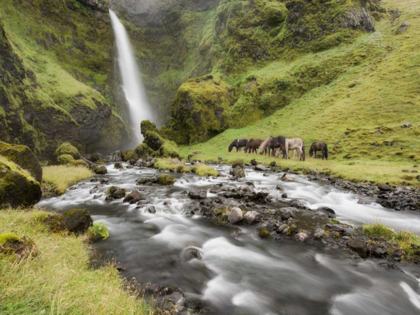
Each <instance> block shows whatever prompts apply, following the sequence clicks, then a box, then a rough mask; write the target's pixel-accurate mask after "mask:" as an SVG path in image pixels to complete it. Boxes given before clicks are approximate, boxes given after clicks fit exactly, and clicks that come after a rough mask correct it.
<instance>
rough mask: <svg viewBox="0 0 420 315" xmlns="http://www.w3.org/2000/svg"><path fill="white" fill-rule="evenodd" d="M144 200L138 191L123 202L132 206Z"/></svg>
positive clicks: (133, 192)
mask: <svg viewBox="0 0 420 315" xmlns="http://www.w3.org/2000/svg"><path fill="white" fill-rule="evenodd" d="M143 199H144V198H143V195H142V194H141V193H140V192H139V191H138V190H134V191H132V192H131V193H129V194H128V195H127V196H126V197H125V198H124V200H123V202H128V203H130V204H133V203H137V202H139V201H140V200H143Z"/></svg>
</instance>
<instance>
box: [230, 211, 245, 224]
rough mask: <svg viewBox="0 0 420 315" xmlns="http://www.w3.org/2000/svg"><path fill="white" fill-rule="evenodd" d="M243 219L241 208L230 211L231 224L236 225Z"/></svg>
mask: <svg viewBox="0 0 420 315" xmlns="http://www.w3.org/2000/svg"><path fill="white" fill-rule="evenodd" d="M242 219H243V213H242V210H241V209H240V208H238V207H234V208H232V209H231V210H230V212H229V216H228V221H229V223H231V224H235V223H238V222H240V221H242Z"/></svg>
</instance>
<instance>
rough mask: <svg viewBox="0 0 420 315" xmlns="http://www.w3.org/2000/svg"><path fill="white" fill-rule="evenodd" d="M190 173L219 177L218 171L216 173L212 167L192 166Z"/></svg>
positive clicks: (203, 165)
mask: <svg viewBox="0 0 420 315" xmlns="http://www.w3.org/2000/svg"><path fill="white" fill-rule="evenodd" d="M192 171H193V172H194V173H196V174H197V175H199V176H206V177H208V176H215V177H216V176H219V172H218V171H216V170H215V169H214V168H213V167H211V166H207V165H205V164H198V165H194V166H193V168H192Z"/></svg>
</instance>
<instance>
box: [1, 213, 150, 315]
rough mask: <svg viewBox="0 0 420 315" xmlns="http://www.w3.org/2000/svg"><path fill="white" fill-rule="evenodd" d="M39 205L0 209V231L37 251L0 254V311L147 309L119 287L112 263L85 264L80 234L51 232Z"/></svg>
mask: <svg viewBox="0 0 420 315" xmlns="http://www.w3.org/2000/svg"><path fill="white" fill-rule="evenodd" d="M43 214H44V213H43V212H42V211H39V210H30V211H22V210H0V234H1V233H5V232H10V231H12V230H13V231H16V232H17V233H19V234H23V235H25V236H27V237H29V238H31V239H32V240H33V241H34V242H35V244H36V246H37V247H38V250H39V252H40V254H39V255H38V256H37V257H36V258H32V259H28V260H21V261H13V260H12V259H11V258H10V256H0V314H149V315H151V314H153V313H152V310H151V308H150V307H149V306H148V305H147V304H145V303H144V302H143V301H138V300H136V299H135V298H134V297H133V296H130V295H129V294H128V293H127V292H125V291H124V289H123V284H124V281H123V280H122V278H120V276H119V275H118V272H117V271H116V269H115V268H113V267H112V266H110V265H106V266H104V267H101V268H99V269H96V270H92V269H90V268H89V251H90V250H89V246H88V245H87V243H86V237H76V236H68V235H59V234H52V233H50V232H48V231H47V230H46V228H45V226H44V225H43V223H42V222H41V221H40V219H39V218H40V217H42V216H43Z"/></svg>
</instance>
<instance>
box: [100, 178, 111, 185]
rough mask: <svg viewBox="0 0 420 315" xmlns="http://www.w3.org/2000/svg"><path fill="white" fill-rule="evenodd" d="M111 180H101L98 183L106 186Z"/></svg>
mask: <svg viewBox="0 0 420 315" xmlns="http://www.w3.org/2000/svg"><path fill="white" fill-rule="evenodd" d="M110 181H111V180H110V179H109V178H101V180H100V181H99V183H101V184H108V183H109V182H110Z"/></svg>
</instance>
